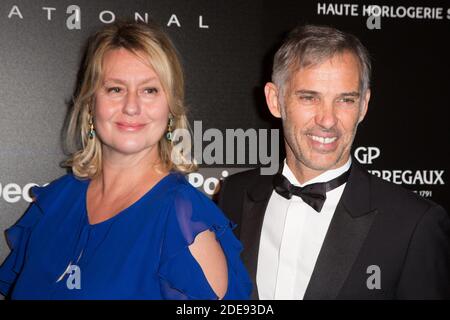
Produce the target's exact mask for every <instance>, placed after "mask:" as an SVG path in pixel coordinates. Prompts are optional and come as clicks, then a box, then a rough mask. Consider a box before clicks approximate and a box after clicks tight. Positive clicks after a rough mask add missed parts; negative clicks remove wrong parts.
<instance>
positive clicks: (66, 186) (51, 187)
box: [30, 173, 85, 205]
mask: <svg viewBox="0 0 450 320" xmlns="http://www.w3.org/2000/svg"><path fill="white" fill-rule="evenodd" d="M84 182H85V181H84V180H80V179H79V178H77V177H75V176H74V175H73V174H72V173H67V174H65V175H63V176H60V177H59V178H57V179H55V180H53V181H51V182H50V183H47V184H44V185H42V186H39V185H38V186H35V187H33V188H31V191H30V193H31V196H32V198H33V201H34V202H35V203H38V204H40V205H45V204H46V203H48V202H49V201H52V200H54V199H55V198H58V197H60V196H61V195H63V194H66V193H68V192H72V191H74V190H76V189H78V188H81V186H82V185H83V183H84ZM72 193H73V192H72Z"/></svg>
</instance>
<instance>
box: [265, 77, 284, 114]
mask: <svg viewBox="0 0 450 320" xmlns="http://www.w3.org/2000/svg"><path fill="white" fill-rule="evenodd" d="M279 93H280V92H279V90H278V88H277V86H276V85H275V84H274V83H272V82H267V83H266V85H265V86H264V94H265V96H266V103H267V106H268V107H269V111H270V113H271V114H272V115H273V116H274V117H276V118H281V106H280V103H279V99H278V95H279Z"/></svg>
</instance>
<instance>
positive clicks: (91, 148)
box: [63, 22, 197, 178]
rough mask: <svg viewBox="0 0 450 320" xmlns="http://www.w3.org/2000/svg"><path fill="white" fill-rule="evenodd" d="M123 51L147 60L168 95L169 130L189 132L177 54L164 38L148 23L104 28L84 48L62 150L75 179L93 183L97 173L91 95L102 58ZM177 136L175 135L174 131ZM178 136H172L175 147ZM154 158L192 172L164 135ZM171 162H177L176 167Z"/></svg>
mask: <svg viewBox="0 0 450 320" xmlns="http://www.w3.org/2000/svg"><path fill="white" fill-rule="evenodd" d="M120 48H124V49H126V50H129V51H130V52H133V53H135V54H136V55H139V56H143V57H145V58H147V60H148V61H147V62H148V63H149V64H150V65H151V66H152V68H153V69H154V70H155V72H156V74H157V75H158V77H159V79H160V81H161V85H162V86H163V89H164V91H165V93H166V95H167V101H168V104H169V110H170V114H171V115H172V116H173V118H174V119H173V126H172V129H173V130H176V129H186V130H189V123H188V121H187V117H186V107H185V105H184V79H183V71H182V68H181V63H180V61H179V58H178V54H177V51H176V49H175V47H174V46H173V44H172V42H171V41H170V39H169V38H168V36H167V35H166V34H165V33H164V32H163V31H162V30H161V29H160V28H159V27H158V26H157V25H156V24H153V23H150V24H143V23H138V22H116V23H113V24H110V25H108V26H105V27H103V28H102V29H100V30H99V31H98V32H97V33H95V34H94V35H93V36H92V37H91V38H90V40H89V42H88V47H87V50H86V53H85V57H84V62H83V65H82V70H81V71H82V75H81V81H80V83H79V88H78V90H77V92H76V94H75V98H74V101H73V106H72V109H71V111H70V114H69V117H68V120H67V130H66V134H65V139H64V140H65V141H64V142H65V147H66V150H67V151H68V152H69V153H70V156H69V158H68V159H67V160H66V161H65V162H64V163H63V166H65V167H69V168H71V170H72V172H73V173H74V175H76V176H77V177H79V178H93V177H95V176H97V175H99V174H100V173H101V167H102V150H101V148H102V143H101V141H100V140H99V139H98V138H97V137H94V138H93V139H89V137H88V132H89V129H90V125H89V120H90V119H91V112H92V110H93V108H94V103H95V92H96V91H97V90H98V88H99V87H100V85H101V81H102V76H103V68H102V63H103V58H104V56H105V54H106V53H107V52H109V51H111V50H115V49H120ZM175 133H176V131H175ZM176 139H177V136H176V135H175V136H174V141H175V140H176ZM158 149H159V156H160V160H161V163H162V165H163V167H164V168H165V169H167V170H176V171H181V172H185V173H186V172H192V171H194V170H196V168H197V167H196V165H195V163H192V162H191V161H189V160H186V159H185V158H184V155H183V154H182V153H181V152H180V151H178V150H177V148H173V144H172V142H171V141H168V140H167V139H166V137H165V135H163V136H162V137H161V139H160V140H159V142H158ZM173 160H176V161H175V162H174V161H173Z"/></svg>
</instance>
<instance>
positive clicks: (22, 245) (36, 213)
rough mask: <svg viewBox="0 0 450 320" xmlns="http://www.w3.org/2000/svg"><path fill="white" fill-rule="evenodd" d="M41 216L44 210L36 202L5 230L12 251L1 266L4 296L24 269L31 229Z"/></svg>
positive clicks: (1, 290)
mask: <svg viewBox="0 0 450 320" xmlns="http://www.w3.org/2000/svg"><path fill="white" fill-rule="evenodd" d="M39 189H40V188H37V187H35V188H33V195H34V196H37V194H38V193H39ZM41 217H42V210H41V209H40V208H39V206H38V205H37V204H36V203H33V204H32V205H31V206H30V207H29V208H28V210H27V211H26V212H25V214H24V215H23V216H22V217H21V218H20V219H19V220H18V221H17V222H16V224H15V225H13V226H12V227H11V228H9V229H7V230H6V231H5V234H6V241H7V243H8V246H9V248H10V250H11V252H10V254H9V255H8V257H7V258H6V260H5V261H4V262H3V264H2V265H1V266H0V293H1V294H2V295H4V296H8V294H9V293H10V289H11V288H12V286H13V285H14V283H15V281H16V278H17V276H18V275H19V273H20V271H21V270H22V267H23V264H24V261H25V254H26V250H27V247H28V242H29V239H30V235H31V231H32V230H33V228H34V227H35V225H36V224H37V223H38V222H39V220H40V219H41Z"/></svg>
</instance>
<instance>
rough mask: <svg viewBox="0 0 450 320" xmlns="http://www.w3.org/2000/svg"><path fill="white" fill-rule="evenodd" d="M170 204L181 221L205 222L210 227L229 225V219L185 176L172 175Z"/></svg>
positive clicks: (179, 174)
mask: <svg viewBox="0 0 450 320" xmlns="http://www.w3.org/2000/svg"><path fill="white" fill-rule="evenodd" d="M172 179H174V180H173V182H174V183H173V184H172V188H171V190H170V193H169V194H170V202H171V206H172V208H173V209H174V210H173V211H174V212H175V215H176V216H177V218H178V220H179V221H187V220H189V221H203V222H205V223H206V224H209V225H213V224H214V225H228V224H229V223H230V222H229V219H228V218H226V216H225V215H224V214H223V212H222V210H220V208H219V207H218V206H217V205H216V204H215V203H214V202H213V201H212V200H211V199H210V198H209V197H208V196H207V195H205V194H203V193H202V192H201V191H199V190H198V189H197V188H195V187H194V186H192V185H191V184H190V183H189V181H187V180H186V178H185V177H184V175H183V174H181V173H173V174H172Z"/></svg>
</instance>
